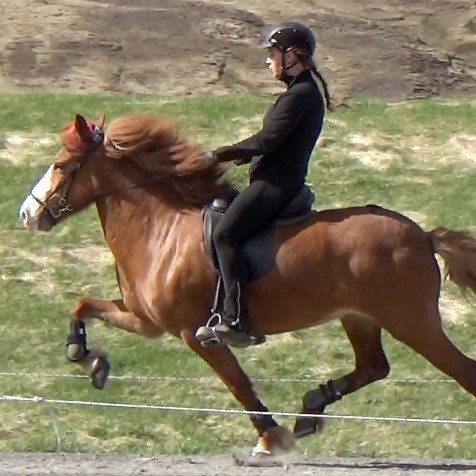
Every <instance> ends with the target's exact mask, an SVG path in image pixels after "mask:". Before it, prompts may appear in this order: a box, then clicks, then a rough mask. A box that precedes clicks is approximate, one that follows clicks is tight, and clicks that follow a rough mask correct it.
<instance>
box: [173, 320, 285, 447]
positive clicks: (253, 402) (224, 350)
mask: <svg viewBox="0 0 476 476" xmlns="http://www.w3.org/2000/svg"><path fill="white" fill-rule="evenodd" d="M181 337H182V339H183V340H184V341H185V343H186V344H187V345H188V346H189V347H190V348H191V349H192V350H194V351H195V352H196V353H197V354H198V355H200V357H202V359H204V360H205V361H206V362H207V364H208V365H210V367H211V368H212V369H213V370H214V371H215V372H216V373H217V374H218V376H219V377H220V379H221V380H222V381H223V382H224V384H225V385H226V386H227V387H228V390H230V392H231V393H232V394H233V396H234V397H235V398H236V399H237V400H238V401H239V402H240V403H241V404H242V405H243V407H244V408H245V410H247V411H250V412H260V413H261V412H268V409H267V408H266V407H265V406H264V405H263V404H262V403H261V401H260V399H259V398H258V396H257V395H256V392H255V391H254V389H253V385H252V383H251V381H250V379H249V378H248V376H247V375H246V374H245V372H244V371H243V369H242V368H241V366H240V364H239V363H238V361H237V359H236V357H235V356H234V354H233V353H232V352H231V350H230V349H229V348H228V347H212V348H210V347H203V346H201V345H200V343H199V342H198V340H197V339H196V337H195V329H193V330H191V329H186V330H182V332H181ZM250 419H251V423H252V424H253V426H254V427H255V428H256V430H257V431H258V435H259V439H258V444H257V445H256V447H255V448H254V450H253V454H260V453H261V454H262V453H265V454H272V453H276V452H288V451H290V450H291V449H292V448H293V447H294V437H293V435H292V433H291V432H290V431H289V430H287V429H286V428H284V427H282V426H279V425H278V424H277V423H276V421H275V420H274V419H273V417H272V416H271V415H261V414H258V415H251V416H250Z"/></svg>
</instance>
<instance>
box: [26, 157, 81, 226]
mask: <svg viewBox="0 0 476 476" xmlns="http://www.w3.org/2000/svg"><path fill="white" fill-rule="evenodd" d="M81 165H82V164H81V162H78V163H77V164H76V165H75V167H74V169H73V171H72V172H71V173H70V174H69V175H68V176H67V177H66V179H65V180H63V181H62V182H60V183H59V184H58V185H57V186H56V187H55V188H54V190H52V191H51V192H50V193H49V194H48V195H47V197H46V198H45V201H43V200H40V199H39V198H38V197H36V196H35V195H34V194H33V191H31V192H30V194H29V195H30V196H31V197H32V198H33V199H34V200H35V201H36V202H37V203H38V204H39V205H40V206H42V207H43V208H44V209H45V210H46V211H47V212H48V214H49V216H50V218H51V220H52V221H53V223H54V224H55V225H56V223H57V222H58V218H59V217H60V216H61V215H62V214H63V213H64V212H72V211H73V210H74V208H73V206H72V205H70V204H69V203H68V202H67V200H66V197H67V196H68V193H69V190H70V188H71V185H72V184H73V181H74V178H75V176H76V172H77V171H78V170H79V169H80V167H81ZM65 183H67V185H66V188H65V190H64V192H63V194H62V195H61V197H60V199H59V200H58V203H57V204H56V205H55V206H50V205H47V204H46V202H47V201H48V199H49V198H50V197H51V196H52V195H54V194H55V193H56V191H57V190H58V189H59V188H60V187H63V186H64V184H65Z"/></svg>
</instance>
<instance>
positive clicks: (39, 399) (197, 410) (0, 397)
mask: <svg viewBox="0 0 476 476" xmlns="http://www.w3.org/2000/svg"><path fill="white" fill-rule="evenodd" d="M0 401H5V402H24V403H51V404H57V405H81V406H89V407H105V408H122V409H145V410H161V411H180V412H193V413H221V414H235V415H270V416H271V415H272V416H280V417H293V418H296V417H298V416H299V417H303V418H316V415H314V414H310V413H289V412H258V411H256V412H251V411H246V410H227V409H223V408H199V407H176V406H165V405H146V404H133V403H112V402H91V401H82V400H60V399H50V398H42V397H37V396H36V397H20V396H14V395H0ZM318 417H320V418H329V419H341V420H360V421H387V422H404V423H408V422H412V423H438V424H450V425H476V421H471V420H439V419H428V418H403V417H371V416H361V415H333V414H323V415H318Z"/></svg>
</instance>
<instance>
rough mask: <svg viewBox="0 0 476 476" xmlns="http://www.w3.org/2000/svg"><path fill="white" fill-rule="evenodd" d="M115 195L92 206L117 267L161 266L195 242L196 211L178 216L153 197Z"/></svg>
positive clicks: (135, 194) (130, 194)
mask: <svg viewBox="0 0 476 476" xmlns="http://www.w3.org/2000/svg"><path fill="white" fill-rule="evenodd" d="M135 192H136V193H129V194H128V197H127V198H125V197H121V196H120V195H119V194H118V195H114V196H109V197H106V198H105V199H103V200H100V201H99V202H98V203H97V204H96V205H97V209H98V214H99V217H100V220H101V224H102V227H103V231H104V236H105V239H106V242H107V244H108V246H109V248H110V250H111V252H112V253H113V255H114V258H115V260H116V262H117V263H118V265H119V266H121V267H123V268H130V263H134V267H140V268H141V269H144V268H149V267H150V266H151V265H152V263H156V264H157V260H158V257H160V259H161V261H162V264H163V265H166V263H165V261H166V260H167V259H168V258H170V259H173V258H172V257H171V255H172V254H174V253H170V250H171V249H173V250H174V252H176V250H177V249H178V248H180V246H182V245H183V246H186V245H187V242H188V241H189V240H191V239H195V240H196V239H197V236H195V235H196V234H197V232H198V231H199V230H198V228H199V227H197V226H196V225H197V223H198V222H199V221H200V209H195V210H187V211H186V212H181V211H180V210H177V209H176V208H174V207H171V206H170V205H168V204H167V203H162V202H160V201H158V200H157V199H156V198H155V197H153V196H151V195H148V194H145V193H143V192H142V193H141V191H139V190H137V191H135Z"/></svg>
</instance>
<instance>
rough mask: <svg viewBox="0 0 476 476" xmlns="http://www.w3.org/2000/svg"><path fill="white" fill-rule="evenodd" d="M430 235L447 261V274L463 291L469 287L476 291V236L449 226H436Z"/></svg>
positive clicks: (437, 250)
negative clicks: (449, 228)
mask: <svg viewBox="0 0 476 476" xmlns="http://www.w3.org/2000/svg"><path fill="white" fill-rule="evenodd" d="M428 235H429V237H430V239H431V242H432V244H433V249H434V251H435V253H438V254H439V255H440V256H441V257H442V258H443V260H444V262H445V276H446V277H448V278H449V279H450V280H451V281H453V283H455V284H456V285H457V286H458V287H459V288H460V289H461V291H462V292H463V293H465V292H466V291H467V290H468V289H470V290H471V291H472V292H473V293H476V238H474V237H473V236H471V235H470V234H468V233H465V232H462V231H455V230H448V229H447V228H435V229H434V230H432V231H430V232H428Z"/></svg>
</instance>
